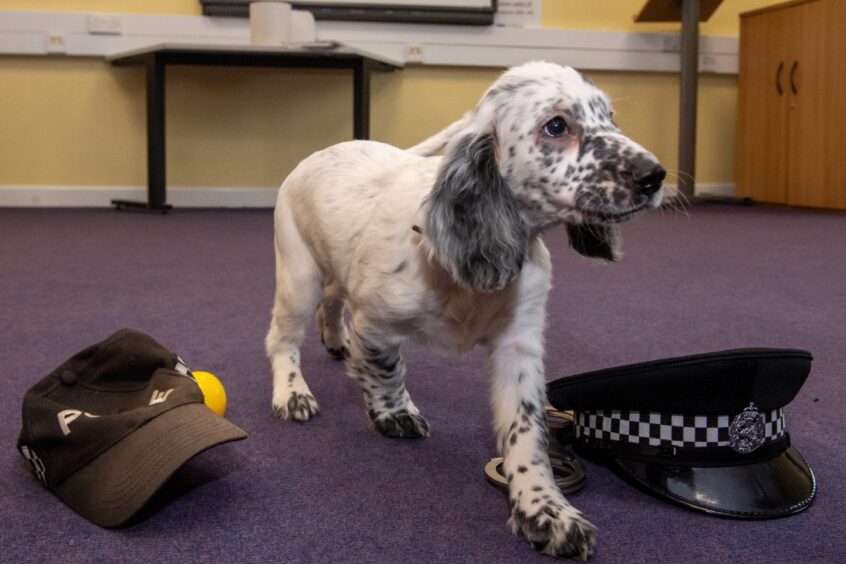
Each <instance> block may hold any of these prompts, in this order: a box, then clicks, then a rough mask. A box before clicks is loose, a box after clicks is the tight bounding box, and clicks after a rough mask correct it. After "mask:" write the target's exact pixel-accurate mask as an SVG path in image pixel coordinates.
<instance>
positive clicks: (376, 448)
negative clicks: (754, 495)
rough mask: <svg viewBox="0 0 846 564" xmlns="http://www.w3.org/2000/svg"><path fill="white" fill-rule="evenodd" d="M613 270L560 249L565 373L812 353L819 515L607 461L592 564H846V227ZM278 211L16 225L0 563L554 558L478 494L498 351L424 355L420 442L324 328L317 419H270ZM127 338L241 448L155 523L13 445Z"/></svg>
mask: <svg viewBox="0 0 846 564" xmlns="http://www.w3.org/2000/svg"><path fill="white" fill-rule="evenodd" d="M622 233H623V243H624V250H625V258H624V260H623V261H622V262H620V263H617V264H613V265H600V264H597V263H594V262H591V261H589V260H587V259H583V258H581V257H578V256H577V255H575V254H574V253H573V252H572V251H570V250H569V249H568V248H567V241H566V238H565V234H564V232H563V230H560V229H556V230H553V231H551V232H549V233H548V234H547V235H546V237H545V240H546V243H547V245H548V246H549V247H550V250H551V252H552V256H553V264H554V267H555V278H554V289H553V292H552V296H551V299H550V304H549V306H550V307H549V315H548V318H549V319H548V332H547V349H548V350H547V358H546V361H547V378H548V379H549V380H552V379H556V378H560V377H563V376H566V375H568V374H574V373H578V372H582V371H586V370H593V369H599V368H603V367H610V366H614V365H619V364H628V363H633V362H639V361H645V360H650V359H656V358H665V357H670V356H677V355H685V354H693V353H700V352H708V351H716V350H722V349H728V348H738V347H758V346H762V347H796V348H805V349H808V350H810V351H811V352H812V353H813V354H814V357H815V361H814V367H813V370H812V373H811V376H810V378H809V379H808V381H807V383H806V384H805V387H804V388H803V389H802V391H801V392H800V393H799V395H798V397H797V398H796V399H795V400H794V401H793V403H792V404H790V406H789V407H788V408H787V409H786V416H787V426H788V430H789V431H790V433H791V435H792V439H793V444H794V445H795V446H796V447H797V448H798V450H799V451H800V452H801V453H802V454H803V455H804V456H805V458H806V459H807V460H808V462H809V463H810V465H811V466H812V468H813V469H814V470H815V472H816V475H817V479H818V484H819V494H818V497H817V500H816V502H815V503H814V505H813V506H811V508H810V509H809V510H808V511H806V512H804V513H802V514H800V515H797V516H794V517H790V518H787V519H781V520H776V521H761V522H748V521H747V522H744V521H732V520H724V519H719V518H714V517H708V516H705V515H702V514H698V513H694V512H691V511H688V510H685V509H683V508H679V507H675V506H672V505H669V504H667V503H665V502H662V501H659V500H657V499H654V498H652V497H650V496H648V495H646V494H644V493H642V492H640V491H638V490H636V489H634V488H632V487H631V486H629V485H628V484H626V483H624V482H623V481H621V480H620V479H619V478H618V477H617V476H615V475H613V474H612V473H611V472H609V471H608V470H606V469H604V468H603V467H600V466H596V465H592V464H589V465H588V485H587V487H586V488H585V489H584V490H583V491H581V492H580V493H578V494H575V495H573V496H571V498H570V499H571V501H572V503H573V504H574V505H576V506H577V507H578V508H580V509H581V510H582V511H583V512H584V513H585V514H586V515H587V516H588V517H589V518H590V519H591V520H592V521H593V522H594V523H595V524H596V525H597V526H598V528H599V544H598V547H597V551H596V555H595V556H594V559H593V561H594V562H597V563H604V562H650V563H652V562H703V563H705V562H707V563H713V562H844V561H846V519H844V512H846V503H844V496H846V473H844V470H843V468H844V467H846V447H844V446H843V445H844V440H843V437H844V435H846V417H844V415H843V408H844V406H846V393H844V384H843V382H844V375H845V374H846V216H844V215H838V214H826V213H820V212H814V211H806V210H792V209H785V208H771V207H765V206H755V207H731V206H722V205H698V206H694V207H692V208H691V209H689V210H688V212H687V213H686V214H685V213H678V212H669V211H661V212H657V213H654V214H652V215H650V216H646V217H643V218H640V219H638V220H636V221H634V222H632V223H630V224H626V225H624V226H623V228H622ZM271 237H272V213H271V211H270V210H259V211H255V210H249V211H240V210H238V211H197V210H176V211H174V212H173V213H172V214H170V215H167V216H162V215H153V214H149V215H148V214H143V213H133V212H118V211H114V210H105V209H98V210H94V209H91V210H37V209H2V210H0V329H2V330H0V356H2V368H0V370H2V374H0V382H2V385H3V390H4V393H3V394H2V395H0V415H2V421H0V445H2V448H0V562H9V563H19V562H38V563H41V562H59V561H61V562H112V561H117V562H133V563H136V562H176V561H182V562H368V563H370V562H386V563H402V562H414V563H428V562H484V563H495V562H549V561H550V560H549V559H548V558H547V557H543V556H540V555H538V554H536V553H535V552H534V551H533V550H532V549H531V547H530V546H529V545H528V544H526V543H524V542H523V541H521V540H518V539H516V538H514V537H513V536H512V535H511V533H510V532H509V531H508V530H507V529H506V526H505V521H506V519H507V516H508V502H507V499H506V497H505V496H504V495H503V494H502V493H501V492H500V491H498V490H496V489H494V488H493V487H491V486H490V485H489V484H488V483H487V482H486V481H485V479H484V475H483V470H482V469H483V466H484V464H485V462H487V460H488V459H489V458H490V457H491V456H493V455H494V441H493V439H492V433H491V430H490V425H489V420H490V414H489V408H488V389H487V382H486V379H485V376H484V373H483V366H482V365H483V360H484V351H483V350H481V349H478V350H475V351H473V352H472V353H471V354H468V355H465V356H462V357H459V358H453V357H450V356H446V355H443V354H441V353H438V352H435V351H430V350H428V349H425V348H422V347H416V346H412V347H408V348H407V349H406V350H405V356H406V359H407V363H408V373H409V379H408V388H409V390H410V392H411V394H412V396H413V397H414V401H415V403H416V404H417V406H418V407H420V408H421V410H422V411H423V413H424V414H425V415H426V417H427V418H428V421H429V423H430V425H431V428H432V436H431V437H430V438H428V439H424V440H416V441H402V440H391V439H386V438H383V437H382V436H380V435H379V434H377V432H376V431H374V430H373V429H372V427H371V425H370V423H369V421H368V418H367V416H366V414H365V412H364V409H363V403H362V400H361V397H360V394H359V393H358V392H357V390H356V385H355V383H354V382H352V381H351V380H349V379H348V378H347V377H346V376H345V375H344V371H343V366H342V365H341V364H340V363H338V362H337V361H333V360H331V359H330V358H329V357H328V356H327V355H326V354H325V352H324V351H323V349H322V347H321V346H320V343H319V339H318V338H317V336H316V334H315V333H314V332H313V331H312V332H311V333H310V334H309V336H308V339H307V342H306V344H305V345H304V348H303V351H302V356H303V366H304V371H305V375H306V378H307V380H308V382H309V384H310V386H311V389H312V391H313V392H314V393H315V395H316V397H317V399H318V401H319V402H320V405H321V408H322V411H321V413H320V415H319V416H318V417H317V418H316V419H315V420H313V421H311V422H309V423H306V424H297V423H289V422H283V421H280V420H278V419H275V418H274V417H273V416H272V414H271V407H270V389H271V386H270V369H269V365H268V362H267V360H266V358H265V355H264V351H263V339H264V335H265V331H266V329H267V327H268V323H269V321H270V308H271V304H272V296H273V285H274V280H273V269H274V266H273V247H272V243H271ZM121 327H133V328H136V329H140V330H142V331H145V332H148V333H150V334H151V335H153V336H154V337H155V338H156V339H158V340H159V341H160V342H162V343H163V344H164V345H165V346H167V347H169V348H171V349H172V350H174V351H176V352H178V353H179V354H180V355H181V356H182V357H183V358H184V359H186V361H187V362H188V364H189V366H191V367H192V368H194V369H196V370H208V371H211V372H214V373H215V374H217V375H218V376H219V378H220V379H221V380H222V381H223V383H224V385H225V386H226V388H227V391H228V395H229V411H228V413H227V416H228V418H229V419H230V420H232V421H233V422H235V423H236V424H238V425H240V426H242V427H243V428H244V429H246V430H247V431H249V433H250V437H249V439H247V440H246V441H242V442H238V443H232V444H228V445H224V446H221V447H218V448H215V449H211V450H210V451H207V452H205V453H203V454H201V455H200V456H198V457H196V458H195V459H194V460H192V461H191V462H190V463H188V465H186V466H185V467H183V468H182V469H181V470H180V471H179V472H178V473H177V475H176V476H175V477H174V479H173V480H172V481H171V482H169V483H168V485H167V486H166V488H165V490H164V491H163V492H162V494H161V495H160V496H159V497H158V498H156V502H154V505H153V507H152V508H151V509H150V510H149V511H148V517H147V519H145V520H143V521H140V522H138V523H136V524H135V525H133V526H131V527H129V528H126V529H123V530H117V531H112V530H104V529H100V528H98V527H97V526H95V525H92V524H90V523H89V522H87V521H85V520H84V519H82V518H81V517H79V516H77V515H76V514H75V513H73V512H72V511H71V510H70V509H68V508H67V507H65V506H64V505H63V504H62V503H61V502H60V501H59V500H58V499H57V498H55V497H54V496H53V495H52V494H51V493H50V492H48V491H47V490H45V489H44V488H42V487H41V486H40V485H39V484H38V482H37V481H36V480H35V479H34V478H33V477H32V475H31V474H30V472H29V471H28V468H27V467H26V466H25V463H24V461H23V459H22V457H21V456H20V454H18V452H17V451H16V449H15V440H16V438H17V434H18V432H19V429H20V402H21V398H22V396H23V394H24V391H25V390H26V389H27V388H28V387H29V386H30V385H32V384H33V383H34V382H35V381H36V380H38V379H40V378H41V377H43V376H44V375H46V374H47V373H48V372H49V371H50V370H51V369H52V368H54V367H55V366H57V365H58V364H59V363H61V362H62V361H64V360H65V359H66V358H67V357H68V356H70V355H71V354H73V353H75V352H76V351H78V350H79V349H81V348H83V347H85V346H87V345H89V344H91V343H94V342H95V341H98V340H100V339H102V338H104V337H106V336H107V335H109V334H110V333H111V332H112V331H114V330H116V329H118V328H121Z"/></svg>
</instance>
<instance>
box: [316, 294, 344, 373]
mask: <svg viewBox="0 0 846 564" xmlns="http://www.w3.org/2000/svg"><path fill="white" fill-rule="evenodd" d="M317 328H318V330H319V331H320V342H321V343H323V346H324V347H326V352H328V353H329V355H330V356H332V358H335V359H338V360H343V359H345V358H347V357H348V356H349V354H350V337H349V334H348V333H347V327H346V324H345V323H344V295H343V290H342V289H341V287H340V285H339V284H338V283H337V282H330V283H329V284H326V285H325V286H324V288H323V301H322V302H321V303H320V307H319V308H317Z"/></svg>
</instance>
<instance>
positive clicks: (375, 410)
mask: <svg viewBox="0 0 846 564" xmlns="http://www.w3.org/2000/svg"><path fill="white" fill-rule="evenodd" d="M399 347H400V343H399V340H398V339H396V338H393V339H391V338H387V337H385V336H384V335H382V334H381V333H380V332H379V331H378V330H375V329H374V328H373V327H372V326H369V325H368V324H367V323H366V322H363V321H362V320H361V317H360V316H356V315H355V313H353V324H352V332H351V334H350V355H349V358H348V359H347V373H348V374H349V376H350V377H351V378H352V379H353V380H355V381H356V382H358V384H359V386H361V391H362V392H363V394H364V403H365V406H366V407H367V414H368V415H369V416H370V419H371V420H372V421H373V424H374V425H375V426H376V429H377V430H378V431H379V432H380V433H382V434H383V435H385V436H386V437H393V438H417V437H427V436H429V424H428V423H427V422H426V420H425V419H424V418H423V416H422V415H420V411H419V410H418V409H417V407H416V406H415V405H414V402H413V401H411V396H409V395H408V390H406V389H405V362H404V361H403V359H402V356H400V352H399Z"/></svg>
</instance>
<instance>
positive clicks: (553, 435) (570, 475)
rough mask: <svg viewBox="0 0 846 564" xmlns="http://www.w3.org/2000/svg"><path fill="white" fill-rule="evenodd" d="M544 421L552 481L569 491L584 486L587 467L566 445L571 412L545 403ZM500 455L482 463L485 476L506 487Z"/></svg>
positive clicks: (497, 484) (570, 424) (497, 485)
mask: <svg viewBox="0 0 846 564" xmlns="http://www.w3.org/2000/svg"><path fill="white" fill-rule="evenodd" d="M545 411H546V425H547V428H548V430H549V462H550V464H551V466H552V474H553V478H554V480H555V485H556V486H558V489H559V490H561V493H563V494H571V493H574V492H577V491H579V490H581V489H582V488H584V487H585V484H586V483H587V470H586V469H585V465H584V464H583V463H582V461H581V460H579V459H578V458H576V455H575V454H573V453H572V452H570V450H569V449H567V448H566V445H568V444H570V443H571V442H572V441H573V426H574V425H573V420H574V416H573V412H572V411H558V410H556V409H555V408H554V407H552V406H550V405H547V406H546V408H545ZM502 464H503V458H502V457H501V456H500V457H496V458H492V459H491V460H490V462H488V463H487V464H485V476H486V477H487V479H488V481H489V482H490V483H491V484H493V485H494V486H496V487H498V488H504V489H508V480H507V479H506V477H505V475H504V474H503V470H502Z"/></svg>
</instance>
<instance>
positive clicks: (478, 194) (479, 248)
mask: <svg viewBox="0 0 846 564" xmlns="http://www.w3.org/2000/svg"><path fill="white" fill-rule="evenodd" d="M426 237H427V238H428V240H429V243H430V245H431V248H432V252H433V254H434V256H435V259H436V260H437V261H438V262H439V263H440V264H441V266H443V267H444V268H445V269H446V270H447V271H448V272H449V273H450V275H451V276H452V277H453V278H454V279H455V281H456V282H457V283H458V284H459V285H461V286H463V287H465V288H469V289H471V290H474V291H477V292H492V291H494V290H499V289H502V288H503V287H504V286H505V285H506V284H508V283H509V282H510V281H512V280H514V278H515V277H516V276H517V275H518V274H519V273H520V270H521V269H522V267H523V260H524V259H525V257H526V247H527V245H528V229H527V228H526V225H525V223H524V222H523V219H522V218H521V217H520V212H519V208H518V203H517V198H516V197H515V196H514V194H513V193H512V191H511V189H510V188H509V187H508V185H507V184H506V183H505V179H504V178H502V175H501V174H500V173H499V168H498V167H497V162H496V137H495V136H494V134H493V133H487V132H482V133H465V134H464V135H461V136H460V137H459V138H458V139H456V140H455V141H454V142H453V143H451V145H450V146H449V147H447V151H446V154H445V155H444V158H443V162H442V164H441V168H440V170H439V171H438V178H437V180H436V181H435V186H434V188H433V189H432V193H431V194H430V195H429V212H428V216H427V218H426Z"/></svg>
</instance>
